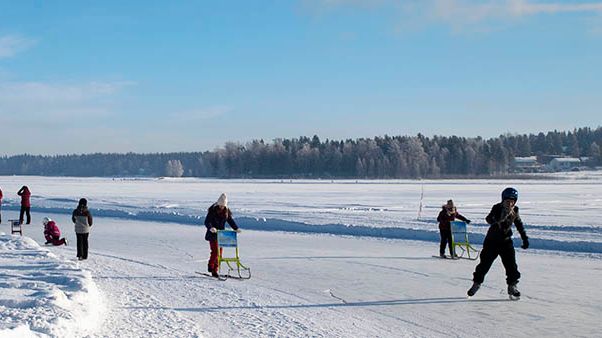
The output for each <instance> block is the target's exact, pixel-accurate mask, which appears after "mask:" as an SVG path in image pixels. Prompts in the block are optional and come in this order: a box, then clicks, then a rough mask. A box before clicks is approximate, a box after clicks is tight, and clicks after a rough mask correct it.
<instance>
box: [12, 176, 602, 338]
mask: <svg viewBox="0 0 602 338" xmlns="http://www.w3.org/2000/svg"><path fill="white" fill-rule="evenodd" d="M581 175H583V174H581ZM23 184H27V185H29V187H30V188H31V190H32V192H33V194H34V196H33V198H32V200H33V202H34V208H33V210H32V212H33V224H31V225H26V226H25V236H26V237H30V238H32V239H33V240H35V241H36V242H38V243H43V234H42V225H41V218H42V217H44V216H50V217H52V218H53V219H55V220H56V221H57V223H58V225H59V227H60V228H61V230H62V231H63V234H64V235H65V236H66V237H67V239H68V240H69V241H70V245H69V246H67V247H41V248H40V247H38V246H37V245H36V244H35V243H34V242H32V241H31V240H29V239H26V238H23V239H22V240H21V239H20V238H16V239H14V238H15V237H11V236H4V237H2V238H7V241H8V242H10V243H16V242H15V241H19V240H21V242H22V243H21V244H10V245H12V247H17V246H22V247H27V248H28V249H26V250H30V251H35V252H39V253H36V255H40V257H46V256H44V255H47V256H48V258H43V259H42V258H40V257H37V258H35V259H34V260H31V261H26V262H22V261H20V260H19V261H17V260H18V259H24V258H16V257H13V256H15V252H16V251H15V250H14V249H10V248H9V246H6V248H7V249H3V251H2V252H0V257H2V258H0V259H1V261H0V274H2V275H3V276H4V275H7V276H8V275H10V274H12V275H11V276H13V278H14V279H12V280H13V281H14V283H13V284H10V285H9V284H6V283H4V282H3V284H0V285H1V286H2V287H3V289H2V295H1V296H0V301H1V302H2V303H1V305H2V306H3V307H0V330H3V331H0V333H1V334H0V336H3V334H7V332H12V334H16V332H31V333H33V334H38V335H43V334H47V335H50V336H57V337H59V336H60V337H62V336H65V335H64V334H62V333H61V332H64V331H52V330H59V328H60V327H63V328H67V327H70V328H71V329H72V330H73V331H72V332H76V330H88V331H87V332H88V333H77V335H75V336H78V335H79V336H82V335H85V334H89V336H91V337H197V336H207V337H230V336H240V337H257V336H272V337H282V336H291V337H297V336H312V337H321V336H323V337H443V336H459V337H507V336H515V337H527V336H531V337H533V336H550V337H566V336H584V337H595V336H600V334H599V316H600V313H602V311H601V310H602V305H601V304H602V292H601V291H600V290H599V288H598V286H597V283H596V281H598V280H601V278H602V253H601V251H599V250H600V249H599V243H600V242H602V240H601V239H600V232H601V231H600V229H601V228H602V226H601V224H600V222H599V220H598V218H599V214H598V213H599V210H600V207H602V202H601V201H602V200H601V199H600V196H602V194H601V192H602V180H601V179H600V177H598V178H596V177H593V178H592V176H585V177H583V176H580V177H574V178H571V179H566V177H565V178H564V179H563V180H560V181H550V180H541V181H539V180H538V181H515V182H504V181H493V180H487V181H485V180H475V181H470V180H466V181H458V182H455V181H426V182H418V181H392V182H390V181H366V182H361V181H360V182H358V183H356V182H355V181H342V182H341V181H335V182H331V181H292V182H290V181H284V182H280V181H279V180H276V181H244V180H240V181H220V180H195V179H179V180H178V179H168V180H155V179H123V180H112V179H103V178H44V177H0V187H1V188H2V190H3V191H4V195H5V197H8V198H9V201H8V205H7V206H5V207H6V208H4V207H3V211H2V219H3V220H8V219H9V218H15V216H18V215H17V212H18V211H17V200H16V196H11V192H12V191H13V190H14V191H15V192H16V191H17V190H18V188H19V187H20V186H21V185H23ZM423 185H424V189H425V199H424V201H423V204H424V205H425V206H426V207H425V209H424V210H423V212H422V217H421V220H420V221H417V220H416V217H417V207H418V203H419V201H418V198H419V196H420V190H421V187H422V186H423ZM506 186H516V187H518V189H519V192H520V193H521V198H520V200H519V206H520V207H521V212H522V217H523V220H524V221H525V223H526V229H527V232H528V234H529V236H530V237H531V238H532V239H533V241H532V242H533V244H534V245H533V246H535V248H534V249H529V250H521V249H517V259H518V264H519V270H520V271H521V273H522V278H521V282H520V284H519V289H520V291H521V292H522V293H523V297H522V299H521V300H520V301H516V302H515V301H509V300H508V297H507V294H506V285H505V276H504V272H503V268H502V265H501V263H500V262H499V260H498V261H496V262H495V263H494V265H493V267H492V269H491V271H490V273H489V274H488V275H487V278H486V280H485V283H484V285H483V287H482V288H481V290H479V292H478V293H477V295H476V296H475V297H473V298H472V299H467V298H466V290H467V289H468V288H469V287H470V285H471V281H470V280H471V278H472V272H473V271H474V267H475V265H476V263H477V262H475V261H469V260H457V261H451V260H441V259H436V258H432V255H433V254H436V253H437V252H438V243H436V242H434V241H436V240H437V238H438V232H437V230H436V228H437V226H436V223H435V222H434V221H433V218H435V217H436V214H437V212H438V210H439V208H440V206H441V204H443V203H444V202H445V201H446V200H447V199H448V198H454V200H455V201H456V202H457V204H458V205H459V210H460V212H462V213H463V214H464V215H465V216H467V217H468V218H471V219H472V220H473V223H476V225H475V226H474V227H471V231H473V232H475V233H477V235H478V234H479V233H480V234H482V233H484V231H485V230H486V227H485V225H484V224H483V223H484V221H483V218H484V216H485V214H486V213H487V212H488V211H489V208H490V207H491V205H492V204H493V203H495V202H496V201H497V199H499V197H498V194H499V192H500V191H501V189H503V188H504V187H506ZM223 191H225V192H228V193H229V195H230V198H229V200H230V204H231V207H232V208H233V211H234V216H235V219H237V220H240V224H241V226H242V228H243V232H242V233H241V234H240V250H241V257H242V260H243V262H244V263H245V264H246V265H248V266H250V267H251V269H252V272H253V277H252V278H251V279H250V280H246V281H239V280H227V281H225V282H220V281H217V280H215V279H212V278H209V277H204V276H201V275H198V274H196V273H194V272H195V271H205V269H206V266H207V264H206V259H207V256H208V245H207V242H205V241H204V240H203V235H204V231H205V229H204V227H200V226H191V224H196V225H198V224H200V223H202V219H203V218H204V215H205V210H206V208H207V207H208V206H209V205H210V204H211V203H212V202H213V201H214V200H215V199H216V198H217V197H218V196H219V194H220V193H221V192H223ZM80 197H87V198H88V199H89V201H90V202H89V205H90V208H91V210H92V212H93V214H94V215H95V225H94V226H93V228H92V234H91V236H90V256H89V259H88V260H87V261H84V262H76V261H74V256H75V248H74V243H75V235H74V233H73V228H72V225H71V221H70V215H69V212H70V210H71V209H72V208H74V207H75V205H76V204H77V200H78V199H79V198H80ZM5 202H6V200H5ZM174 221H177V222H174ZM471 225H472V224H471ZM7 228H8V227H7V226H6V222H4V223H3V224H2V228H0V229H1V230H2V231H5V232H6V231H7ZM324 228H325V229H327V230H328V231H327V233H316V232H321V231H322V229H324ZM255 229H257V230H279V231H256V230H255ZM299 231H301V232H305V233H299ZM312 232H313V233H312ZM345 234H347V235H353V236H346V235H345ZM371 235H372V236H373V237H369V236H371ZM389 235H392V236H391V237H393V238H386V237H388V236H389ZM408 238H410V239H411V238H417V239H424V241H422V240H421V241H415V240H409V239H408ZM476 238H477V239H476V240H474V242H476V246H479V244H480V242H479V240H478V239H479V238H478V237H476ZM538 241H539V243H538ZM8 242H7V243H8ZM538 244H539V246H540V247H545V246H546V245H549V246H551V247H550V248H551V249H553V250H543V249H538V248H537V247H538ZM12 247H11V248H12ZM584 247H585V248H584ZM3 248H4V247H3ZM573 249H575V250H573ZM49 252H50V253H49ZM3 254H6V256H3ZM6 257H13V258H10V259H9V260H10V261H6V259H8V258H6ZM45 259H48V260H50V261H52V262H54V263H52V264H56V266H57V268H56V270H57V271H61V269H59V268H58V267H59V266H60V267H64V266H66V267H69V269H67V270H66V271H65V272H61V273H60V274H61V275H66V276H71V274H73V275H75V276H76V277H72V278H75V280H77V281H78V282H77V283H75V282H74V283H70V284H69V283H68V284H67V286H68V287H63V286H62V285H61V284H59V285H58V286H50V285H47V284H42V283H39V284H37V285H38V287H40V288H41V290H43V292H42V293H40V294H36V293H35V291H34V289H33V287H34V286H33V285H34V284H31V283H30V284H26V283H24V282H19V281H18V280H20V279H19V278H18V276H21V275H26V274H27V273H29V272H28V271H32V272H33V271H40V270H39V269H38V268H36V264H38V262H37V260H45ZM48 264H49V265H51V263H48ZM14 265H19V266H22V269H24V270H14V269H11V266H14ZM24 271H25V272H24ZM56 273H58V272H55V269H48V270H42V271H41V272H40V278H42V279H44V280H45V281H44V283H49V282H48V281H49V280H51V281H52V282H53V283H57V281H56V280H55V279H52V278H47V277H48V276H52V274H56ZM14 276H17V277H14ZM45 276H46V277H45ZM83 281H86V282H85V283H84V282H83ZM18 283H20V284H18ZM74 284H77V285H79V284H82V285H86V286H87V287H86V288H82V289H77V288H75V287H74ZM11 285H12V286H11ZM15 285H20V286H21V288H17V287H15ZM24 285H25V286H24ZM40 285H41V286H40ZM91 285H96V286H97V287H98V290H99V292H98V293H97V294H96V295H99V297H98V298H100V299H98V298H96V297H97V296H95V295H93V294H92V293H91V292H89V290H91ZM61 287H63V289H61ZM5 289H6V290H11V291H10V292H7V294H8V296H6V297H5ZM55 289H59V290H61V291H62V292H63V293H65V295H66V296H65V298H66V299H68V300H70V299H79V300H80V303H78V302H77V301H76V302H74V303H73V304H71V305H69V304H67V305H65V304H62V303H61V302H60V301H59V302H56V301H55V300H54V298H52V297H53V295H54V293H53V292H50V291H48V290H55ZM65 289H68V290H65ZM86 290H88V291H86ZM69 292H74V293H75V295H73V297H71V298H70V297H69V296H70V294H69ZM85 292H88V293H90V294H88V295H86V297H84V298H85V299H86V300H87V301H88V302H91V303H90V304H88V305H85V304H84V303H82V302H81V299H82V298H78V297H77V296H76V295H85ZM49 295H50V296H49ZM61 299H62V298H61ZM62 300H63V301H65V299H62ZM36 302H42V303H43V302H48V304H49V305H47V306H46V308H48V309H51V310H47V309H46V308H45V307H44V306H42V305H37V306H33V307H29V308H27V309H29V310H30V311H29V310H28V311H29V312H27V313H28V316H29V317H28V316H25V315H23V317H15V316H13V315H10V311H13V309H12V308H7V307H6V305H10V304H25V303H27V304H28V305H31V304H34V303H35V304H38V303H36ZM44 304H46V303H44ZM84 308H89V309H90V311H92V312H93V313H98V314H99V315H98V316H95V317H94V319H98V321H100V322H101V324H100V325H99V326H98V327H97V328H92V327H91V326H86V325H87V324H89V323H86V325H83V324H81V321H79V323H80V324H75V323H78V319H77V318H83V317H84V316H85V312H84V310H83V309H84ZM58 309H62V310H61V311H63V310H64V311H63V312H61V311H59V310H58ZM65 309H66V310H65ZM103 309H104V310H103ZM17 310H20V311H21V310H22V308H19V307H17ZM38 311H39V313H41V314H35V313H37V312H38ZM44 311H50V312H44ZM52 311H55V312H52ZM47 313H56V316H55V315H50V314H47ZM61 315H64V317H65V318H66V319H65V320H70V322H69V323H72V324H73V325H71V324H69V325H71V326H69V325H67V324H61V325H55V322H53V320H54V319H55V318H56V317H60V316H61ZM9 318H10V319H9ZM61 318H62V317H61ZM36 319H38V322H35V320H36ZM32 323H38V325H39V326H40V327H43V329H41V330H38V331H34V330H33V329H31V328H33V327H34V326H33V325H32ZM78 325H82V326H81V327H79V326H78ZM9 330H10V331H9ZM82 332H83V331H82ZM19 336H21V335H19Z"/></svg>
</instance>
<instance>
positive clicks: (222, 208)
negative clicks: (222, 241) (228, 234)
mask: <svg viewBox="0 0 602 338" xmlns="http://www.w3.org/2000/svg"><path fill="white" fill-rule="evenodd" d="M226 222H228V224H229V225H230V227H232V229H234V230H236V231H237V232H240V229H239V228H238V225H236V222H235V221H234V219H233V218H232V211H230V209H229V208H228V197H227V196H226V194H225V193H223V194H221V195H220V197H219V198H218V200H217V202H215V203H213V204H212V205H211V206H210V207H209V209H208V210H207V216H206V217H205V227H207V232H206V233H205V240H206V241H209V249H210V250H211V254H210V256H209V262H208V264H207V270H208V271H209V272H210V273H211V275H212V276H213V277H219V271H218V270H219V264H218V257H219V247H218V244H217V231H218V230H224V229H225V225H226Z"/></svg>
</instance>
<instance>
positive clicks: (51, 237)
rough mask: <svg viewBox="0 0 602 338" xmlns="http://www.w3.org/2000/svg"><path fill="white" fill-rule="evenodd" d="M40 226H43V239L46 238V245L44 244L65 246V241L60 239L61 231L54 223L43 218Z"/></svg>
mask: <svg viewBox="0 0 602 338" xmlns="http://www.w3.org/2000/svg"><path fill="white" fill-rule="evenodd" d="M42 224H44V238H46V243H44V244H52V245H67V241H66V240H65V239H64V238H61V230H60V229H59V227H58V226H57V225H56V222H55V221H53V220H51V219H50V218H48V217H44V219H43V221H42Z"/></svg>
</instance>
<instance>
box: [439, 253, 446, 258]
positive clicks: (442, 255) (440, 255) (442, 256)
mask: <svg viewBox="0 0 602 338" xmlns="http://www.w3.org/2000/svg"><path fill="white" fill-rule="evenodd" d="M439 257H441V258H447V257H446V256H445V254H439Z"/></svg>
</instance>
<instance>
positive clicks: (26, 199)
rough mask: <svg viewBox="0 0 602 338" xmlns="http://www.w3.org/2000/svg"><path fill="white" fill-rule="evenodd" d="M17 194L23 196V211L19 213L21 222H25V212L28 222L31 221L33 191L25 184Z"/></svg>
mask: <svg viewBox="0 0 602 338" xmlns="http://www.w3.org/2000/svg"><path fill="white" fill-rule="evenodd" d="M17 195H19V196H21V212H20V213H19V223H21V224H23V214H26V215H27V224H30V223H31V213H30V212H31V201H30V197H31V191H29V188H28V187H27V186H26V185H24V186H22V187H21V189H19V191H17Z"/></svg>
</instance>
